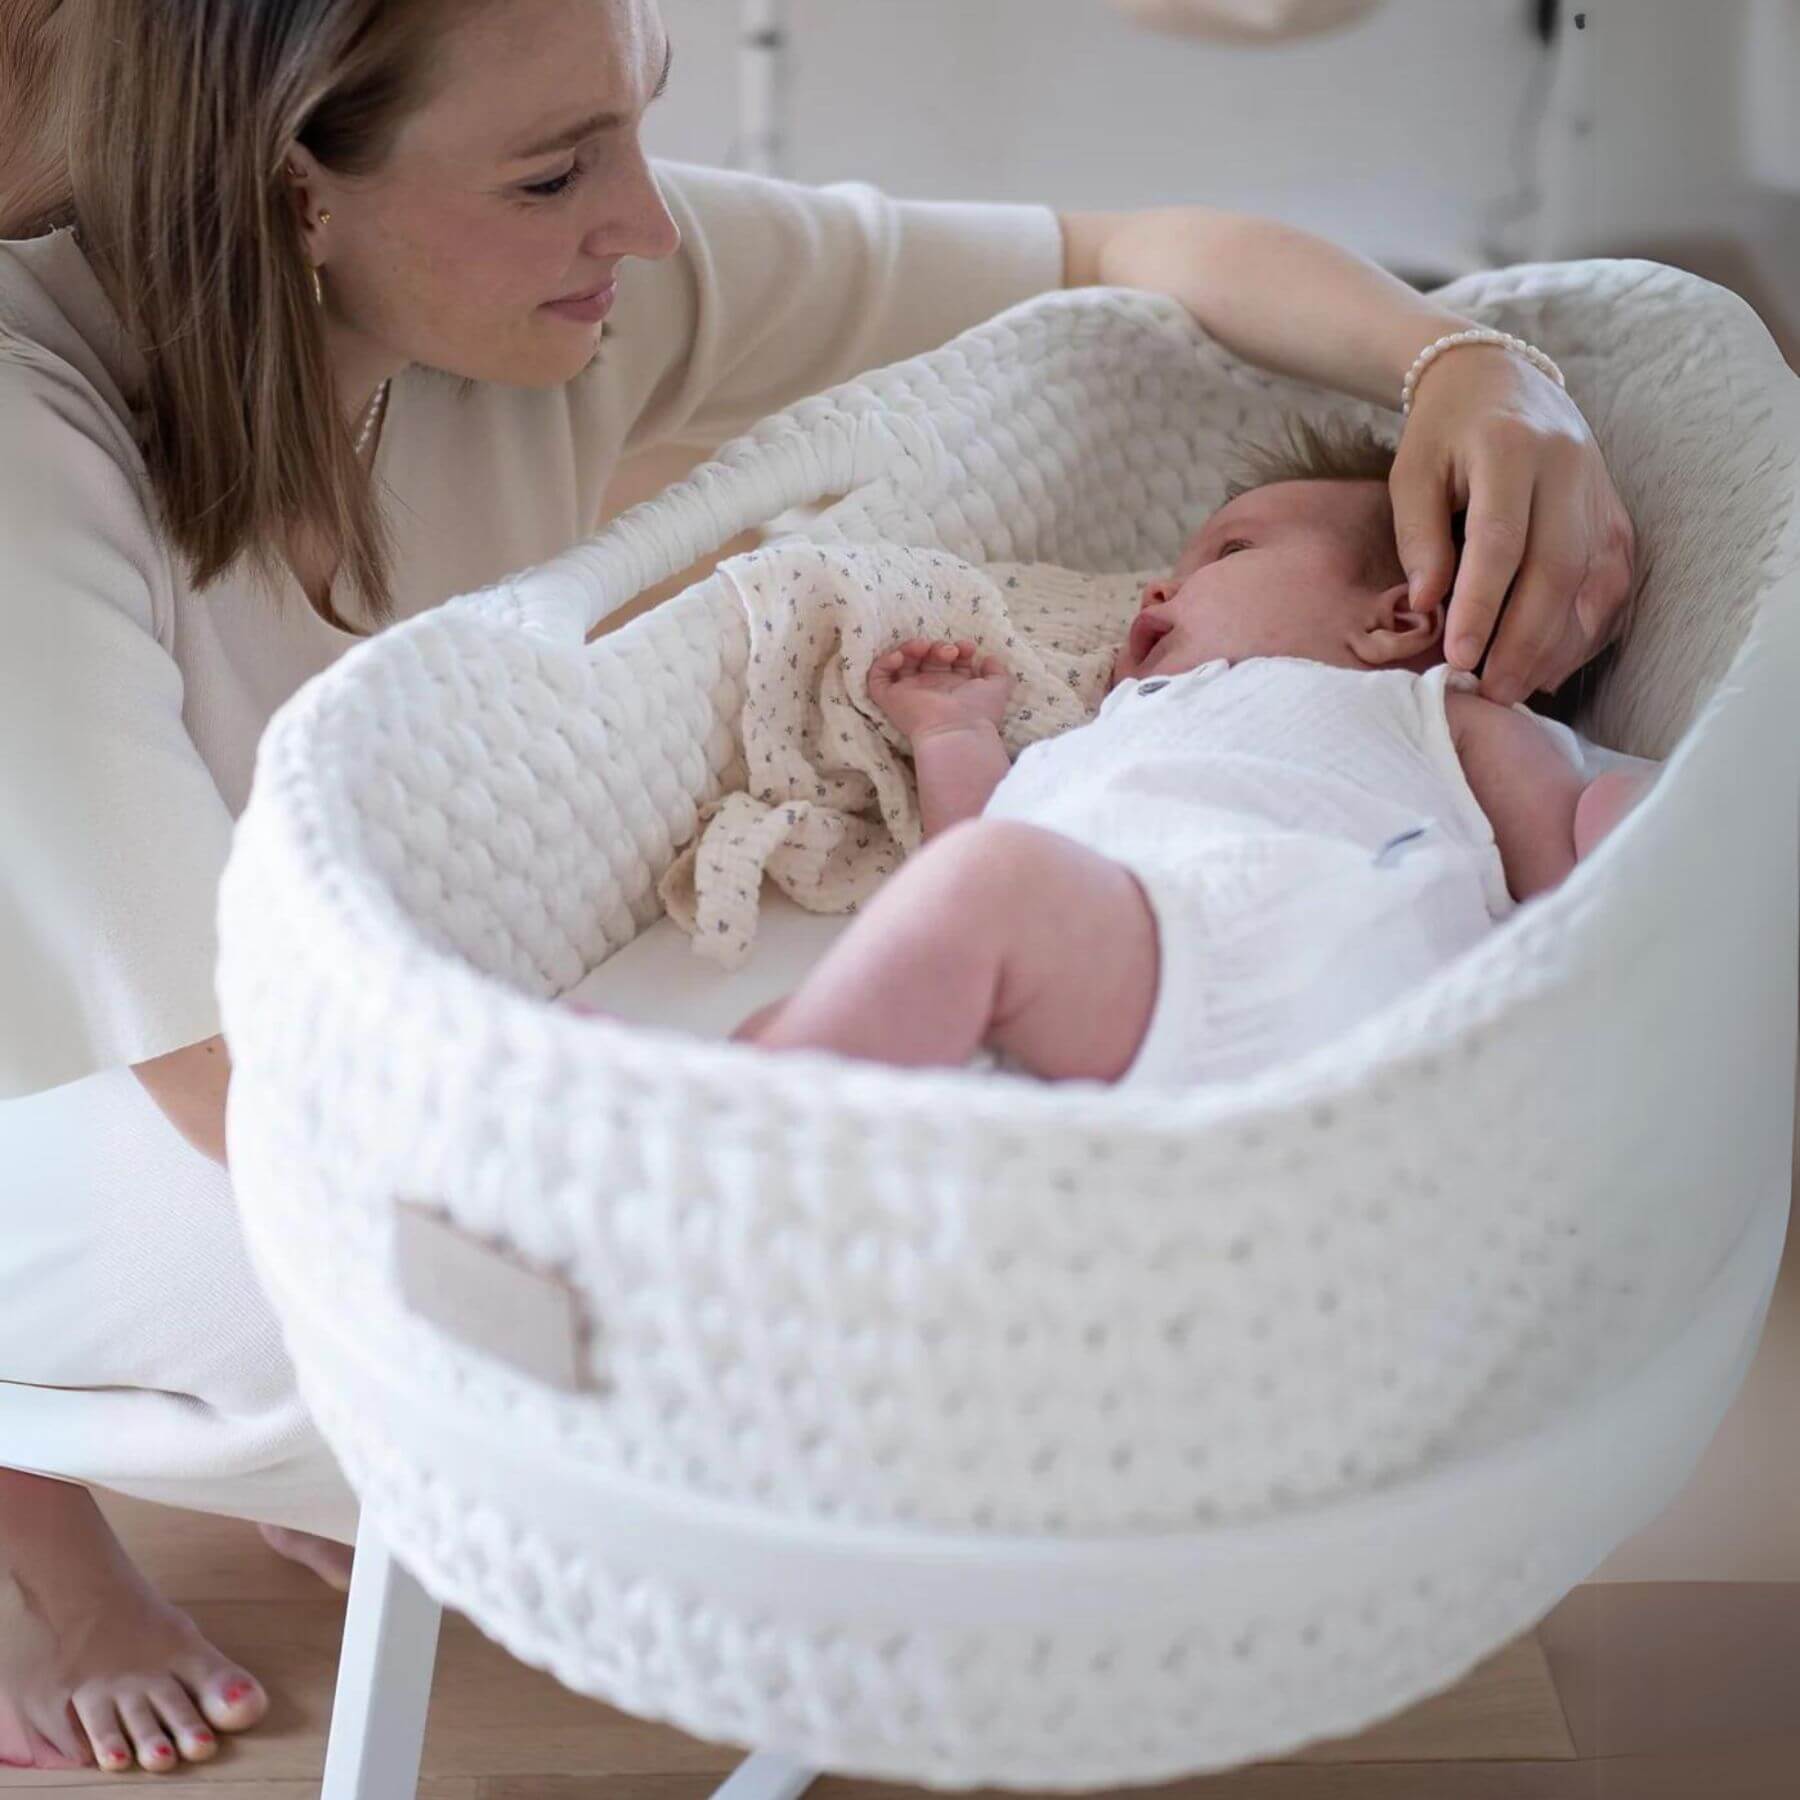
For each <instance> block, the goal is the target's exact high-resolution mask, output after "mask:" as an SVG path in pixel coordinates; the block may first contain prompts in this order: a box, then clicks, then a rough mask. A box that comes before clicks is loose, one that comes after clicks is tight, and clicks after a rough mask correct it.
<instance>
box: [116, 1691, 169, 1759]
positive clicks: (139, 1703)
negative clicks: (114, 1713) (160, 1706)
mask: <svg viewBox="0 0 1800 1800" xmlns="http://www.w3.org/2000/svg"><path fill="white" fill-rule="evenodd" d="M119 1719H120V1722H121V1723H122V1724H123V1725H124V1727H125V1734H126V1736H127V1737H129V1738H130V1739H131V1742H132V1746H133V1748H134V1749H135V1750H136V1752H137V1760H138V1767H139V1768H143V1769H150V1770H152V1771H155V1770H160V1769H172V1768H173V1767H174V1766H175V1746H174V1744H173V1743H172V1742H171V1741H170V1738H169V1734H168V1733H167V1732H166V1731H164V1730H163V1724H162V1720H161V1719H159V1718H158V1717H157V1716H156V1714H155V1713H154V1712H152V1711H151V1709H150V1702H149V1700H147V1699H146V1698H145V1697H144V1695H143V1694H141V1693H133V1694H121V1695H120V1696H119Z"/></svg>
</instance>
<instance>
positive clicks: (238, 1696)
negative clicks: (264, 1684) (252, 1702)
mask: <svg viewBox="0 0 1800 1800" xmlns="http://www.w3.org/2000/svg"><path fill="white" fill-rule="evenodd" d="M253 1691H254V1690H253V1689H251V1688H249V1687H247V1686H246V1685H245V1684H244V1683H243V1682H241V1681H234V1682H233V1683H232V1684H231V1686H230V1687H228V1688H227V1689H226V1690H225V1703H226V1705H227V1706H229V1705H230V1704H231V1702H232V1701H233V1700H243V1699H247V1698H248V1697H249V1695H250V1694H251V1693H252V1692H253Z"/></svg>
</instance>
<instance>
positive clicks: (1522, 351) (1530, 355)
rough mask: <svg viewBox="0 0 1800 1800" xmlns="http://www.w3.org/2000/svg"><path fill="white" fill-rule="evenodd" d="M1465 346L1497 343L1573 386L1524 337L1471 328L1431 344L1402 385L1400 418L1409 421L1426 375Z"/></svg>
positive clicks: (1559, 382)
mask: <svg viewBox="0 0 1800 1800" xmlns="http://www.w3.org/2000/svg"><path fill="white" fill-rule="evenodd" d="M1462 344H1497V345H1498V346H1499V347H1500V348H1501V349H1502V350H1511V351H1514V352H1516V353H1517V354H1518V355H1520V356H1522V357H1524V358H1525V360H1526V361H1527V362H1528V363H1530V364H1531V365H1532V366H1533V367H1534V368H1536V369H1539V370H1541V371H1542V372H1543V373H1544V374H1546V375H1548V376H1549V377H1550V379H1551V380H1552V381H1554V382H1555V383H1556V385H1557V386H1558V387H1559V388H1566V387H1567V386H1568V385H1569V384H1568V383H1567V382H1566V381H1564V380H1563V372H1562V370H1561V369H1559V368H1558V367H1557V366H1556V364H1555V363H1553V362H1552V361H1551V360H1550V358H1549V357H1547V356H1546V355H1545V354H1544V353H1543V351H1541V350H1540V349H1539V348H1538V347H1537V345H1535V344H1528V343H1526V341H1525V340H1524V339H1523V338H1519V337H1514V336H1513V335H1512V334H1511V333H1510V332H1506V331H1489V330H1487V329H1486V328H1485V327H1483V326H1479V325H1475V326H1471V327H1470V328H1469V329H1468V330H1467V331H1453V332H1451V333H1450V335H1449V336H1448V337H1441V338H1439V339H1438V341H1437V342H1436V343H1435V344H1427V345H1426V346H1425V348H1424V349H1423V350H1421V351H1420V352H1419V354H1418V357H1417V358H1416V360H1415V361H1414V363H1413V366H1412V367H1411V368H1410V369H1408V370H1407V371H1406V379H1405V381H1403V382H1402V383H1401V384H1400V416H1401V418H1403V419H1404V418H1405V417H1406V416H1407V415H1408V414H1409V413H1411V411H1412V404H1413V395H1414V394H1415V393H1417V392H1418V388H1419V377H1420V376H1421V375H1423V374H1424V373H1425V371H1426V370H1427V369H1429V368H1430V367H1431V365H1432V364H1433V363H1434V362H1436V361H1437V359H1438V358H1439V357H1440V356H1442V355H1443V354H1444V352H1445V351H1446V350H1454V349H1456V348H1458V346H1460V345H1462Z"/></svg>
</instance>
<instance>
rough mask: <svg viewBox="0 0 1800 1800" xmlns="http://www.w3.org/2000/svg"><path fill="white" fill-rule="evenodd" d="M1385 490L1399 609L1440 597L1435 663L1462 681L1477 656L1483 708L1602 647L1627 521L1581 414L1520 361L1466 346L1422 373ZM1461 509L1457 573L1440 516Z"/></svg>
mask: <svg viewBox="0 0 1800 1800" xmlns="http://www.w3.org/2000/svg"><path fill="white" fill-rule="evenodd" d="M1389 485H1390V491H1391V492H1392V494H1393V501H1394V526H1395V530H1396V533H1397V536H1398V540H1399V547H1400V561H1401V565H1402V566H1403V567H1404V568H1405V569H1406V571H1407V574H1408V576H1409V577H1410V579H1411V583H1412V604H1413V605H1414V606H1421V607H1423V606H1430V605H1434V604H1436V603H1437V602H1438V601H1440V600H1442V599H1443V598H1444V596H1445V595H1446V594H1448V595H1449V596H1450V612H1449V617H1448V619H1447V620H1446V621H1445V626H1444V637H1445V652H1444V653H1445V657H1446V659H1447V660H1448V661H1449V662H1450V663H1451V664H1452V666H1454V667H1456V668H1459V669H1473V668H1474V667H1475V665H1476V664H1477V663H1478V662H1480V660H1481V657H1482V653H1483V652H1484V651H1486V653H1487V663H1486V666H1485V667H1484V669H1483V671H1482V692H1483V694H1485V695H1486V696H1487V698H1488V699H1490V700H1494V701H1498V702H1499V703H1500V704H1501V705H1503V706H1505V705H1511V704H1512V703H1513V702H1514V701H1517V700H1524V699H1526V698H1528V697H1529V696H1530V695H1532V694H1534V693H1538V692H1540V691H1542V690H1544V689H1547V688H1556V687H1560V686H1561V685H1562V683H1563V682H1565V681H1567V680H1568V678H1569V677H1570V676H1571V675H1573V674H1574V673H1575V671H1576V670H1577V669H1579V668H1580V667H1581V666H1582V664H1583V663H1585V662H1587V661H1588V659H1589V658H1590V657H1592V656H1595V655H1597V654H1598V653H1599V652H1600V651H1601V650H1603V649H1604V648H1605V647H1606V645H1607V644H1608V642H1610V641H1611V639H1612V637H1613V635H1614V633H1615V632H1616V631H1617V629H1618V627H1619V625H1620V624H1621V622H1622V619H1621V614H1622V611H1623V608H1624V605H1625V601H1626V598H1627V596H1628V595H1629V593H1630V591H1631V578H1632V560H1633V556H1634V553H1635V539H1634V534H1633V532H1632V526H1631V520H1630V518H1629V517H1628V516H1627V514H1626V512H1625V507H1624V505H1623V503H1622V502H1621V501H1620V499H1619V496H1618V493H1617V491H1616V490H1615V489H1614V487H1613V484H1612V477H1611V476H1610V475H1609V474H1608V473H1607V471H1606V463H1605V461H1604V460H1603V458H1602V457H1601V455H1600V447H1599V445H1598V444H1596V443H1595V441H1594V434H1593V432H1592V431H1591V430H1590V429H1589V428H1588V422H1587V420H1586V419H1584V418H1583V417H1582V416H1581V409H1580V408H1579V407H1578V406H1576V404H1575V402H1574V401H1573V400H1571V399H1570V398H1569V396H1568V395H1567V394H1566V393H1564V392H1563V390H1562V389H1561V388H1560V387H1558V386H1557V385H1556V383H1555V382H1554V381H1552V380H1551V379H1550V378H1549V377H1548V376H1547V375H1545V374H1543V373H1542V372H1541V371H1540V370H1538V369H1536V368H1534V367H1533V366H1532V365H1531V364H1530V363H1529V362H1527V361H1526V360H1525V359H1524V358H1523V357H1521V356H1517V355H1515V354H1514V353H1513V352H1512V351H1510V350H1505V349H1502V348H1500V347H1498V346H1494V345H1485V344H1468V345H1463V346H1461V347H1460V348H1458V349H1455V350H1452V351H1449V352H1448V353H1447V354H1445V355H1444V356H1442V357H1440V358H1439V359H1438V360H1437V362H1435V363H1434V364H1432V365H1431V367H1429V368H1428V369H1426V371H1425V373H1424V374H1423V375H1422V376H1421V377H1420V378H1419V385H1418V390H1417V393H1416V395H1415V397H1414V400H1413V410H1412V416H1411V417H1410V418H1409V419H1408V420H1407V422H1406V428H1405V430H1404V431H1403V432H1402V434H1401V438H1400V453H1399V455H1398V457H1397V458H1396V459H1395V462H1394V473H1393V476H1392V479H1391V481H1390V484H1389ZM1465 505H1466V506H1467V508H1468V516H1467V522H1466V525H1465V528H1464V543H1463V552H1462V561H1461V565H1460V567H1459V566H1458V564H1457V559H1456V552H1455V549H1454V547H1453V545H1452V543H1451V539H1450V516H1451V514H1452V513H1453V512H1455V511H1457V510H1459V509H1461V508H1462V507H1464V506H1465ZM1453 576H1454V580H1455V587H1454V590H1452V587H1451V581H1452V577H1453ZM1509 588H1510V590H1511V598H1510V599H1509V598H1508V590H1509ZM1503 605H1504V606H1505V609H1506V610H1505V615H1504V617H1502V616H1501V607H1502V606H1503ZM1496 619H1498V620H1499V630H1498V632H1496V631H1495V629H1494V626H1495V620H1496Z"/></svg>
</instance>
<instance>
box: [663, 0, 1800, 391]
mask: <svg viewBox="0 0 1800 1800" xmlns="http://www.w3.org/2000/svg"><path fill="white" fill-rule="evenodd" d="M661 5H662V10H663V15H664V17H665V19H666V20H667V23H668V25H669V29H670V32H671V35H672V37H673V40H674V44H675V50H676V57H677V61H678V63H679V68H680V79H679V80H677V81H676V82H674V83H673V84H672V86H671V88H670V91H669V94H668V97H667V98H666V99H665V100H663V101H662V102H660V103H659V104H658V105H657V106H656V107H655V108H654V109H653V110H652V112H651V114H650V121H649V127H648V137H649V142H650V147H651V149H652V151H653V152H654V153H656V154H658V155H662V156H668V157H674V158H678V159H682V160H687V161H696V162H712V163H726V164H731V165H735V166H738V167H746V168H754V169H760V170H764V171H766V172H771V173H778V174H784V175H788V176H791V177H793V178H794V179H797V180H801V181H809V182H825V181H836V180H845V179H860V180H867V181H872V182H874V183H876V184H877V185H878V186H881V187H884V188H887V189H888V190H890V191H891V192H893V193H896V194H902V195H907V196H911V197H917V198H945V199H989V200H1035V201H1043V202H1046V203H1048V204H1051V205H1055V206H1059V207H1062V208H1076V209H1079V208H1097V209H1104V208H1110V207H1121V208H1124V207H1134V206H1146V205H1151V204H1156V203H1161V202H1179V201H1197V202H1204V203H1209V204H1214V205H1220V206H1227V207H1231V208H1234V209H1237V210H1243V211H1252V212H1263V213H1269V214H1272V215H1274V216H1276V217H1279V218H1283V219H1286V220H1289V221H1290V222H1292V223H1294V224H1297V225H1301V226H1305V227H1307V228H1309V229H1312V230H1316V231H1318V232H1320V233H1322V234H1324V235H1327V236H1329V237H1332V238H1335V239H1337V240H1339V241H1341V242H1343V243H1346V244H1349V245H1351V246H1352V247H1353V248H1355V249H1358V250H1360V251H1362V252H1363V253H1364V254H1366V255H1368V256H1371V257H1373V258H1375V259H1376V260H1378V261H1380V262H1382V263H1383V264H1385V265H1386V266H1388V267H1390V268H1392V269H1394V270H1395V271H1396V272H1398V273H1401V274H1404V275H1407V276H1408V277H1409V278H1412V279H1415V280H1419V281H1421V282H1430V281H1433V280H1439V279H1443V278H1446V277H1448V276H1450V275H1453V274H1458V273H1462V272H1464V271H1466V270H1469V269H1473V268H1478V267H1482V266H1487V265H1491V264H1496V263H1504V262H1513V261H1519V260H1525V259H1533V258H1539V257H1573V256H1586V255H1616V254H1648V255H1654V256H1658V257H1660V258H1662V259H1663V260H1665V261H1670V262H1678V263H1681V264H1682V265H1683V266H1687V267H1692V268H1694V269H1695V270H1696V271H1697V272H1699V273H1702V274H1705V275H1708V276H1710V277H1712V278H1713V279H1716V280H1720V281H1723V282H1724V283H1725V284H1726V285H1728V286H1731V287H1734V288H1736V289H1738V290H1739V291H1741V292H1743V293H1744V294H1745V297H1746V298H1748V299H1749V300H1750V301H1751V303H1752V304H1753V305H1755V306H1756V307H1757V309H1758V311H1759V312H1761V313H1763V315H1764V317H1765V318H1766V319H1767V320H1768V322H1769V323H1770V325H1771V327H1772V328H1773V329H1775V330H1776V332H1777V335H1778V336H1781V337H1782V338H1783V339H1784V343H1785V344H1786V345H1787V346H1788V347H1789V348H1790V356H1792V355H1793V354H1794V352H1795V348H1796V347H1800V120H1797V118H1796V114H1797V113H1800V0H1589V4H1586V5H1572V4H1569V0H661Z"/></svg>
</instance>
